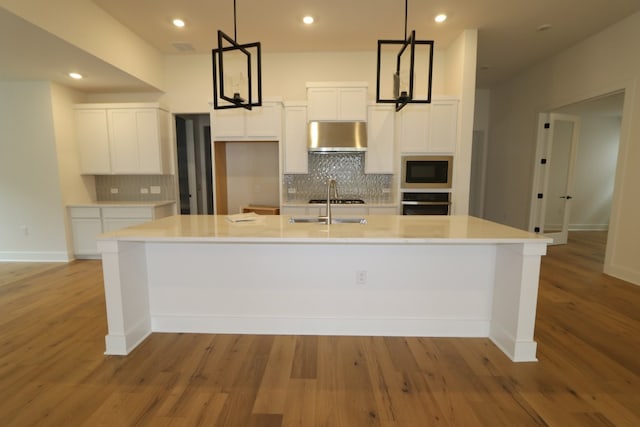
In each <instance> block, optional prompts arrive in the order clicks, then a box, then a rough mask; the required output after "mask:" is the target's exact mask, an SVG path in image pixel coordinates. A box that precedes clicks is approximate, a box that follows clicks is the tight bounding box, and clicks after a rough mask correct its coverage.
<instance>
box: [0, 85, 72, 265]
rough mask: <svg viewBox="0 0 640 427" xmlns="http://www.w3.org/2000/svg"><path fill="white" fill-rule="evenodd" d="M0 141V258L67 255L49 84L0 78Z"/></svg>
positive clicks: (58, 258) (58, 257)
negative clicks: (8, 81) (0, 79)
mask: <svg viewBox="0 0 640 427" xmlns="http://www.w3.org/2000/svg"><path fill="white" fill-rule="evenodd" d="M0 141H1V142H0V260H25V259H26V260H42V261H65V260H67V259H68V256H69V254H68V251H67V250H68V248H67V241H66V233H65V210H64V201H63V194H62V191H61V187H62V186H61V183H60V174H59V168H58V162H57V159H58V157H57V152H56V130H55V128H54V119H53V111H52V96H51V86H50V84H49V83H47V82H29V83H26V82H25V83H23V82H21V83H7V82H0Z"/></svg>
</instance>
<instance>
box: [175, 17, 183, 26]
mask: <svg viewBox="0 0 640 427" xmlns="http://www.w3.org/2000/svg"><path fill="white" fill-rule="evenodd" d="M173 25H175V26H176V27H178V28H182V27H184V21H183V20H182V19H178V18H176V19H174V20H173Z"/></svg>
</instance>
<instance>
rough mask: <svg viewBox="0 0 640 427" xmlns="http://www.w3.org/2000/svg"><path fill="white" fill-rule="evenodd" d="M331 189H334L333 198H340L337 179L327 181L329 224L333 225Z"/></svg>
mask: <svg viewBox="0 0 640 427" xmlns="http://www.w3.org/2000/svg"><path fill="white" fill-rule="evenodd" d="M331 187H333V198H334V199H337V198H338V183H337V182H336V180H335V179H333V178H329V179H328V180H327V215H326V217H323V218H326V219H327V224H331Z"/></svg>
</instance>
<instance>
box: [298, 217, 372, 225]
mask: <svg viewBox="0 0 640 427" xmlns="http://www.w3.org/2000/svg"><path fill="white" fill-rule="evenodd" d="M289 223H290V224H326V223H327V219H326V218H318V217H305V218H289ZM366 223H367V220H366V219H364V218H331V224H366Z"/></svg>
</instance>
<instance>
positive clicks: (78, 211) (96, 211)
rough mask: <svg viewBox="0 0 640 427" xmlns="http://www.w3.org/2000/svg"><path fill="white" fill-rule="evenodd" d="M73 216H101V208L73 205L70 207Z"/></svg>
mask: <svg viewBox="0 0 640 427" xmlns="http://www.w3.org/2000/svg"><path fill="white" fill-rule="evenodd" d="M69 212H70V213H71V218H100V208H92V207H73V208H69Z"/></svg>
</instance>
